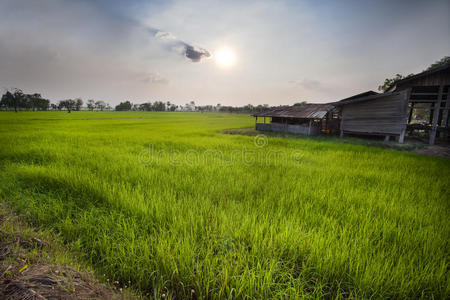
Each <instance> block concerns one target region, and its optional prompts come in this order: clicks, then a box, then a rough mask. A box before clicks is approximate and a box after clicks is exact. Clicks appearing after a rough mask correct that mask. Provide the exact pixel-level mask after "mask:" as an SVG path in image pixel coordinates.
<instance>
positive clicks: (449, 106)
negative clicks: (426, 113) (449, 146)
mask: <svg viewBox="0 0 450 300" xmlns="http://www.w3.org/2000/svg"><path fill="white" fill-rule="evenodd" d="M449 109H450V87H449V88H448V89H447V99H446V100H445V108H444V111H443V112H442V120H441V126H442V127H445V128H446V127H447V126H448V110H449ZM447 136H448V133H447V131H445V132H444V138H446V137H447Z"/></svg>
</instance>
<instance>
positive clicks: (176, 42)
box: [148, 28, 211, 62]
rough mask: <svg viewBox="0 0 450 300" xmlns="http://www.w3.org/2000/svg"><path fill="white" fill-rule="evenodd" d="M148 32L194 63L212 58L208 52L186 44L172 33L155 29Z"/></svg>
mask: <svg viewBox="0 0 450 300" xmlns="http://www.w3.org/2000/svg"><path fill="white" fill-rule="evenodd" d="M148 31H149V32H150V33H151V34H152V35H153V36H154V37H155V38H157V39H158V40H160V41H162V42H163V43H165V44H166V45H167V46H168V47H169V49H171V50H172V51H175V52H178V53H180V54H181V55H183V56H185V57H187V58H189V59H190V60H191V61H192V62H199V61H200V60H201V59H202V58H207V57H210V56H211V54H210V53H209V51H208V50H206V49H203V48H199V47H195V46H193V45H191V44H189V43H186V42H184V41H182V40H180V39H179V38H177V37H176V36H175V35H173V34H172V33H170V32H165V31H161V30H159V29H155V28H149V29H148Z"/></svg>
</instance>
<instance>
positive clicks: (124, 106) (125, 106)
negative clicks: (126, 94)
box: [116, 101, 133, 111]
mask: <svg viewBox="0 0 450 300" xmlns="http://www.w3.org/2000/svg"><path fill="white" fill-rule="evenodd" d="M132 107H133V103H131V102H130V101H125V102H120V104H119V105H117V106H116V110H118V111H124V110H131V108H132Z"/></svg>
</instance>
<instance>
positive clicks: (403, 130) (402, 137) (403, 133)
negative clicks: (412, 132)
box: [398, 129, 406, 144]
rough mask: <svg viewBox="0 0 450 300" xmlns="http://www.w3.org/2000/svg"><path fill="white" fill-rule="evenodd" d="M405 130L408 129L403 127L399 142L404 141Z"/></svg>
mask: <svg viewBox="0 0 450 300" xmlns="http://www.w3.org/2000/svg"><path fill="white" fill-rule="evenodd" d="M405 131H406V129H402V132H401V133H400V136H399V137H398V142H399V143H400V144H403V142H404V140H405Z"/></svg>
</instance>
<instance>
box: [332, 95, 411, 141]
mask: <svg viewBox="0 0 450 300" xmlns="http://www.w3.org/2000/svg"><path fill="white" fill-rule="evenodd" d="M407 109H408V102H407V97H406V92H402V93H398V94H392V95H387V96H385V97H380V98H375V99H372V100H367V101H362V102H355V103H349V104H346V105H344V106H343V107H342V121H341V122H342V123H341V126H342V128H341V130H344V132H355V133H368V134H386V135H400V134H401V133H402V130H404V129H405V128H406V122H407Z"/></svg>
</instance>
